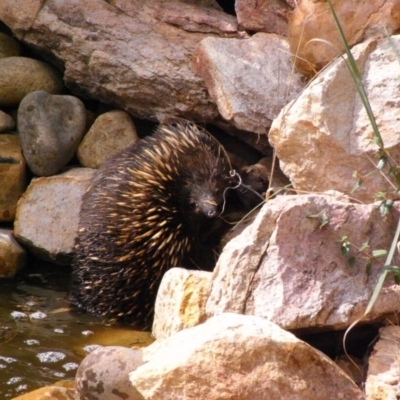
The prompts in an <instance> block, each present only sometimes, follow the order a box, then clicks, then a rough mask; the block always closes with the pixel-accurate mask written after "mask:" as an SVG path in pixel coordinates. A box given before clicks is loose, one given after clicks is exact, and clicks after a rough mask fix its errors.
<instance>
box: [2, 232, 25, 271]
mask: <svg viewBox="0 0 400 400" xmlns="http://www.w3.org/2000/svg"><path fill="white" fill-rule="evenodd" d="M25 264H26V252H25V250H24V249H23V248H22V247H21V246H20V245H19V244H18V242H17V241H16V240H15V239H14V237H13V235H12V231H11V230H10V229H0V278H13V277H14V276H15V275H16V274H17V272H18V271H20V270H21V269H22V268H23V267H24V266H25Z"/></svg>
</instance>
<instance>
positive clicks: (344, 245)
mask: <svg viewBox="0 0 400 400" xmlns="http://www.w3.org/2000/svg"><path fill="white" fill-rule="evenodd" d="M340 250H341V252H342V255H343V256H345V257H346V256H348V255H349V253H350V242H349V239H348V238H347V236H343V237H342V239H341V244H340Z"/></svg>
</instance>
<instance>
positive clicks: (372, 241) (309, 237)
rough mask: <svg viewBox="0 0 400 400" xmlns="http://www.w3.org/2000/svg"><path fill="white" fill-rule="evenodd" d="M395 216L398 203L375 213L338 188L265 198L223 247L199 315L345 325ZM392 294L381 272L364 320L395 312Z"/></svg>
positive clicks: (304, 326)
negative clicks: (380, 285) (232, 314)
mask: <svg viewBox="0 0 400 400" xmlns="http://www.w3.org/2000/svg"><path fill="white" fill-rule="evenodd" d="M399 217H400V204H397V203H396V204H395V206H394V208H393V209H392V212H391V213H390V214H388V215H386V216H385V217H382V216H381V215H380V211H379V203H375V204H357V203H351V202H350V201H349V199H348V198H347V197H346V196H343V195H338V194H332V195H328V194H325V195H318V194H310V195H297V196H280V197H278V198H276V199H273V200H270V201H269V202H268V203H267V204H266V205H264V206H263V208H262V209H261V211H260V213H259V214H258V216H257V217H256V219H255V221H254V222H253V224H252V225H250V226H249V227H248V228H246V229H245V230H244V231H243V232H242V234H240V235H239V236H237V237H236V238H234V239H233V240H231V241H230V242H229V243H228V244H227V245H226V246H225V248H224V250H223V252H222V254H221V256H220V258H219V260H218V263H217V266H216V268H215V270H214V275H213V279H212V282H211V291H210V295H209V298H208V300H207V303H206V312H207V315H208V316H209V317H210V316H214V315H218V314H221V313H224V312H237V313H243V314H252V315H258V316H260V317H264V318H267V319H268V320H271V321H273V322H275V323H276V324H278V325H279V326H281V327H282V328H284V329H289V330H300V329H301V330H303V331H306V330H308V331H316V330H318V329H324V330H329V329H331V330H338V329H345V328H346V327H348V326H349V325H350V324H351V323H352V322H354V321H355V320H356V319H357V318H359V317H361V316H362V315H363V313H364V311H365V309H366V307H367V304H368V302H369V300H370V298H371V296H372V293H373V291H374V289H375V286H376V284H377V282H378V279H379V277H380V276H381V274H382V272H383V266H384V261H385V260H384V259H382V260H379V259H378V260H376V259H373V257H372V251H373V250H378V249H389V248H390V245H391V242H392V240H393V236H394V233H395V231H396V226H397V222H398V220H399ZM367 245H368V246H367ZM366 246H367V247H366ZM362 247H364V249H363V250H362V251H361V250H360V249H361V248H362ZM344 249H348V254H346V256H344V255H343V251H344ZM345 253H346V251H345ZM352 257H354V259H353V258H352ZM399 257H400V256H399V255H398V254H396V255H395V258H394V260H393V263H394V264H393V265H399V264H398V263H399V261H400V258H399ZM353 261H354V262H353ZM368 261H371V266H370V267H369V266H368ZM399 294H400V287H399V286H398V285H396V284H395V283H394V281H393V278H392V277H391V278H388V279H387V281H386V284H385V286H384V288H383V289H382V290H381V292H380V295H379V297H378V299H377V302H376V304H375V306H374V308H373V309H372V311H371V313H370V314H369V315H368V316H367V317H366V318H365V319H364V321H374V320H376V319H378V318H382V317H383V316H385V315H387V314H390V313H396V312H397V310H398V309H399V307H400V296H399Z"/></svg>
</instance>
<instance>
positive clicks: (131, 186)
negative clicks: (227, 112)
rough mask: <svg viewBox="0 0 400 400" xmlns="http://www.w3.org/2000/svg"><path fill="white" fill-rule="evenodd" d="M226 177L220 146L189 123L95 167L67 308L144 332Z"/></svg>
mask: <svg viewBox="0 0 400 400" xmlns="http://www.w3.org/2000/svg"><path fill="white" fill-rule="evenodd" d="M230 171H231V166H230V162H229V159H228V157H227V155H226V153H225V151H224V150H223V148H222V146H221V145H220V144H219V143H218V142H217V141H216V139H214V138H213V137H212V136H210V134H208V133H207V132H205V131H203V130H201V129H199V128H198V127H197V126H196V125H194V124H189V123H187V124H177V125H169V126H161V127H159V128H158V130H157V131H156V132H155V133H154V134H153V135H152V136H149V137H146V138H144V139H142V140H140V141H139V143H138V144H136V145H133V146H131V147H129V148H127V149H126V150H124V151H122V152H121V153H119V154H118V155H117V156H116V157H113V158H112V159H110V160H109V161H108V162H106V163H105V164H104V165H103V166H101V167H100V169H99V170H98V171H97V173H96V175H95V177H94V178H93V181H92V183H91V185H90V187H89V188H88V190H87V192H86V193H85V195H84V197H83V201H82V208H81V211H80V222H79V232H78V237H77V240H76V246H75V255H74V261H73V277H72V301H73V303H74V304H76V305H77V306H78V307H80V308H83V309H85V310H87V311H89V312H92V313H94V314H97V315H99V316H103V317H106V318H107V319H111V320H120V321H123V322H125V323H130V324H132V325H136V326H140V327H149V326H150V324H151V321H152V318H153V308H154V302H155V297H156V293H157V290H158V287H159V284H160V281H161V278H162V276H163V274H164V273H165V271H166V270H167V269H169V268H171V267H175V266H181V263H182V262H183V260H184V259H185V257H186V256H187V255H188V254H190V252H191V251H192V250H193V248H194V246H195V244H196V241H198V239H199V232H200V227H201V225H202V224H203V223H204V220H207V219H209V218H213V217H216V216H218V213H219V212H220V210H221V206H222V203H223V196H224V191H225V189H226V188H227V187H229V186H234V185H235V182H234V177H233V176H232V175H231V174H230Z"/></svg>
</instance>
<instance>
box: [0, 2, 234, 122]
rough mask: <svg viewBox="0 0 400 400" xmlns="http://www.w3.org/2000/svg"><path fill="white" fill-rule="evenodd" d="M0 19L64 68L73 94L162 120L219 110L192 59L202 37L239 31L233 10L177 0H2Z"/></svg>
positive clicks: (201, 116)
mask: <svg viewBox="0 0 400 400" xmlns="http://www.w3.org/2000/svg"><path fill="white" fill-rule="evenodd" d="M209 3H210V2H209ZM0 20H2V21H3V22H5V23H6V24H7V25H8V26H9V27H10V28H11V29H12V30H13V32H14V34H15V35H16V36H17V37H18V38H19V39H21V40H22V41H23V42H25V43H26V44H27V45H29V46H33V47H35V49H36V51H38V52H42V54H43V55H44V56H46V57H47V58H49V59H51V60H52V61H53V62H54V63H56V64H57V65H59V66H60V68H63V69H65V71H64V81H65V84H66V85H67V86H68V88H70V89H71V90H72V91H73V92H74V93H75V94H78V95H82V96H84V97H87V96H88V95H89V96H91V97H93V98H96V99H98V100H100V101H102V102H105V103H111V104H113V105H115V106H117V107H119V108H122V109H125V110H126V111H128V112H130V113H132V114H134V115H136V116H138V117H141V118H145V119H153V120H154V119H158V120H160V121H162V120H165V119H168V118H170V116H171V115H172V116H180V117H184V118H186V119H194V120H196V119H199V120H202V121H209V120H210V119H213V118H214V117H215V116H216V115H217V109H216V107H215V105H214V104H213V103H212V101H211V99H210V97H209V96H208V93H207V91H206V89H205V86H204V84H203V82H202V80H201V78H200V77H199V76H197V75H196V74H195V73H194V72H193V71H192V69H191V66H190V60H191V57H192V53H193V50H194V48H195V47H196V45H197V44H198V43H199V42H200V41H201V40H202V39H204V38H205V37H207V36H219V35H222V36H226V35H228V36H231V35H232V36H237V32H236V29H237V22H236V20H235V18H234V17H233V16H229V15H227V14H225V13H223V12H222V11H219V10H218V9H217V8H216V7H206V6H200V5H193V4H187V3H186V2H182V3H177V2H176V1H163V2H160V1H158V0H149V1H145V2H143V1H141V0H119V1H116V2H106V1H104V0H91V1H90V2H82V1H80V0H69V1H68V2H63V1H58V0H49V1H46V2H45V3H43V1H42V0H21V1H19V2H15V1H14V0H2V1H1V2H0ZM204 32H206V33H204Z"/></svg>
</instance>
